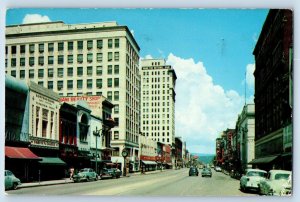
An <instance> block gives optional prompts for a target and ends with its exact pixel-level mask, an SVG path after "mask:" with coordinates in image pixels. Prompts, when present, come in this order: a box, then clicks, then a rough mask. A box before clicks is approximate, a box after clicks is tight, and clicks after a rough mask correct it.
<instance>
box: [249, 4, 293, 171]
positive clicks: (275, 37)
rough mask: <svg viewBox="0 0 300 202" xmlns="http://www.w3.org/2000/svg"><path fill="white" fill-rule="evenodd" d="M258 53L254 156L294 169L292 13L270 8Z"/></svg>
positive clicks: (260, 162)
mask: <svg viewBox="0 0 300 202" xmlns="http://www.w3.org/2000/svg"><path fill="white" fill-rule="evenodd" d="M253 54H254V56H255V68H256V69H255V72H254V76H255V100H254V101H255V159H254V160H253V161H252V162H251V163H252V164H253V165H255V166H257V167H259V168H263V169H266V170H269V169H272V168H282V169H289V170H291V169H292V141H293V134H292V96H291V95H292V70H293V63H292V61H293V13H292V10H288V9H271V10H270V11H269V13H268V16H267V18H266V21H265V23H264V25H263V28H262V31H261V34H260V36H259V39H258V41H257V43H256V46H255V49H254V51H253Z"/></svg>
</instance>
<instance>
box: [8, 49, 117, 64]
mask: <svg viewBox="0 0 300 202" xmlns="http://www.w3.org/2000/svg"><path fill="white" fill-rule="evenodd" d="M83 56H84V55H83V54H77V62H78V63H79V64H81V63H83ZM64 58H65V57H64V55H58V56H57V64H64ZM37 59H38V65H40V66H41V65H44V64H45V61H44V56H39V57H38V58H37ZM119 59H120V54H119V52H108V53H107V61H108V62H112V61H119ZM93 61H94V58H93V53H88V54H87V55H86V62H87V63H92V62H93ZM96 61H97V62H102V61H103V53H97V54H96ZM35 62H36V57H29V66H34V65H35ZM73 62H74V56H73V55H68V56H67V63H68V64H73ZM47 64H48V65H53V64H54V56H48V61H47ZM19 65H20V66H21V67H23V66H26V65H27V64H26V58H25V57H22V58H20V61H19ZM7 66H8V63H7V59H5V67H7ZM10 66H11V67H16V66H17V59H16V58H11V60H10Z"/></svg>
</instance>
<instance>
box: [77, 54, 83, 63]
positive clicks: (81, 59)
mask: <svg viewBox="0 0 300 202" xmlns="http://www.w3.org/2000/svg"><path fill="white" fill-rule="evenodd" d="M77 62H79V63H82V62H83V55H82V54H78V55H77Z"/></svg>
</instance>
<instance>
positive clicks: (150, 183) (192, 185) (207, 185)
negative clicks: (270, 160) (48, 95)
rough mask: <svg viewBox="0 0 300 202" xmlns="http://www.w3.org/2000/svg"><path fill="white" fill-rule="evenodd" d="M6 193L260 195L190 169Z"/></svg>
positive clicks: (231, 181)
mask: <svg viewBox="0 0 300 202" xmlns="http://www.w3.org/2000/svg"><path fill="white" fill-rule="evenodd" d="M7 194H21V195H22V194H29V195H72V196H74V195H101V196H168V197H173V196H257V194H255V193H243V192H241V191H240V190H239V181H238V180H235V179H232V178H230V177H229V176H227V175H225V174H223V173H220V172H215V171H213V176H212V177H211V178H210V177H201V175H199V176H191V177H190V176H188V169H180V170H167V171H163V172H159V173H155V174H146V175H132V176H130V177H123V178H119V179H106V180H99V181H94V182H82V183H70V184H60V185H51V186H41V187H31V188H21V189H18V190H11V191H7Z"/></svg>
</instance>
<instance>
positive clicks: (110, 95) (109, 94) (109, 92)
mask: <svg viewBox="0 0 300 202" xmlns="http://www.w3.org/2000/svg"><path fill="white" fill-rule="evenodd" d="M107 99H109V100H112V91H107Z"/></svg>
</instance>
